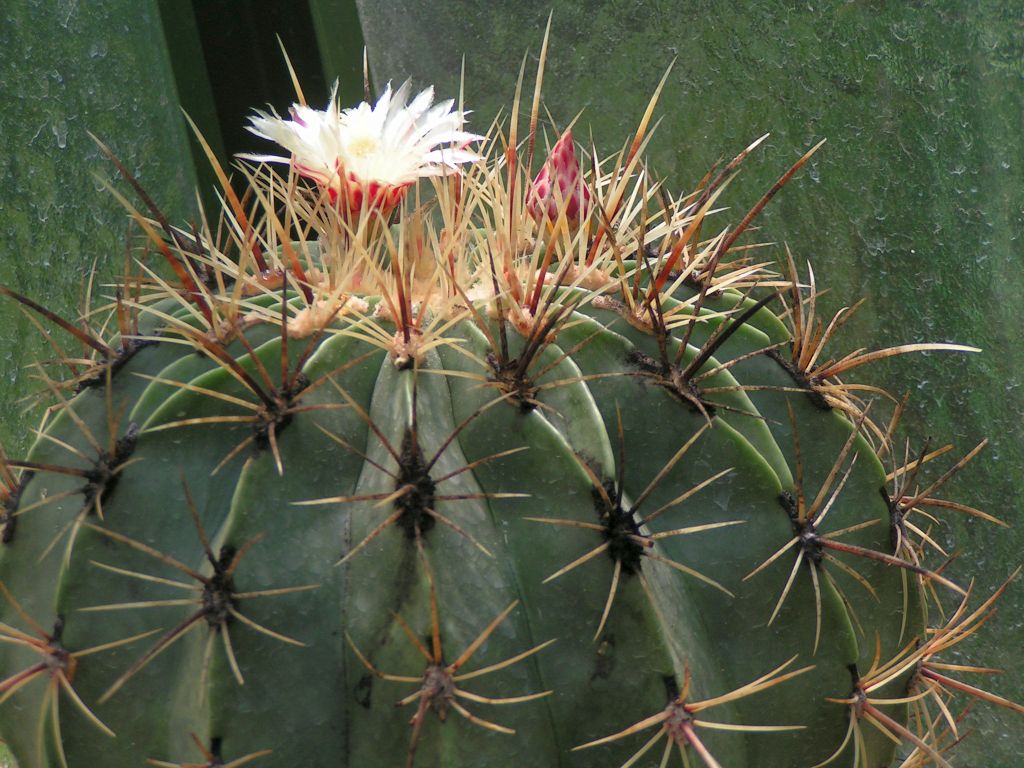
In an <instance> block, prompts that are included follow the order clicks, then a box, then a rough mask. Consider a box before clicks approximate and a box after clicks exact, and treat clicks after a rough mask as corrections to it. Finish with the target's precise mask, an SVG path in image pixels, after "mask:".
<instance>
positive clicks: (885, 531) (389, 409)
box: [0, 78, 1019, 768]
mask: <svg viewBox="0 0 1024 768" xmlns="http://www.w3.org/2000/svg"><path fill="white" fill-rule="evenodd" d="M538 81H539V78H538ZM656 101H657V92H656V95H655V98H654V99H652V101H651V106H650V108H649V109H648V111H647V113H646V114H645V115H644V116H643V118H642V120H641V121H640V124H639V127H638V129H637V131H636V133H635V135H634V136H633V137H632V140H631V141H630V142H629V143H628V144H627V145H626V146H625V148H624V149H623V151H622V152H620V153H619V154H617V155H615V156H613V157H611V158H608V159H599V158H598V157H597V155H596V153H594V152H593V151H592V150H589V149H586V148H583V147H580V146H578V145H576V144H575V143H574V141H573V138H572V134H571V131H569V130H565V131H564V132H562V133H561V134H560V137H559V138H558V140H557V142H555V143H554V144H553V146H552V148H551V151H550V152H548V151H547V149H546V146H547V140H546V139H545V138H544V133H543V131H541V130H539V128H538V123H539V121H538V119H537V117H538V106H537V105H538V104H539V98H535V99H534V102H533V104H534V107H533V110H532V113H531V116H530V117H531V119H530V120H529V121H528V126H529V128H528V129H526V128H524V127H521V126H520V125H519V120H518V117H519V106H518V103H519V93H518V91H517V97H516V102H515V106H514V107H513V110H512V118H511V121H510V122H509V125H508V129H507V133H505V132H503V131H502V130H501V129H500V128H494V129H493V130H492V131H491V133H490V135H489V136H488V138H487V139H486V141H484V142H481V140H482V139H483V137H481V136H477V135H475V134H472V133H468V132H467V131H465V130H464V128H463V125H462V123H463V117H464V115H463V112H462V111H461V109H457V108H454V106H453V103H452V102H444V103H440V104H437V105H434V104H433V94H432V92H431V91H429V90H427V91H424V92H422V93H420V94H418V95H416V96H414V97H411V93H410V91H409V89H408V87H407V86H403V87H402V88H400V89H397V90H394V91H392V89H391V88H390V87H389V88H388V89H386V91H385V93H384V95H383V96H382V97H381V99H380V100H378V101H377V102H376V104H375V105H371V104H369V103H364V104H362V105H360V106H359V107H356V108H352V109H346V110H340V109H339V107H338V105H337V101H336V99H335V98H332V99H331V101H330V104H329V105H328V107H327V109H326V110H324V111H320V110H316V109H313V108H311V107H309V106H308V105H306V104H305V102H304V101H303V100H302V97H301V92H300V103H299V104H296V105H294V107H293V108H292V112H291V116H290V118H287V119H286V118H282V117H280V116H278V115H277V114H274V113H257V114H256V115H255V116H254V117H253V119H252V126H251V127H252V130H253V132H254V133H255V134H257V135H258V136H260V137H263V138H264V139H271V140H273V141H276V142H278V143H279V144H281V145H282V146H283V147H284V151H283V154H270V155H253V156H249V157H247V158H245V159H244V160H243V162H242V163H241V164H240V165H239V167H238V169H237V174H238V175H239V176H240V178H241V186H242V187H244V190H245V191H244V194H242V195H238V194H236V192H235V191H234V190H233V188H232V185H231V184H230V183H229V180H228V178H227V174H226V172H225V171H224V170H223V169H222V168H221V167H220V166H216V165H215V170H216V171H217V174H218V176H219V177H220V178H221V181H222V185H223V191H222V194H223V199H224V206H223V211H221V212H220V213H219V214H218V215H216V216H214V215H213V214H204V215H202V216H201V217H200V218H198V219H197V220H196V221H195V222H194V223H193V224H192V225H191V226H189V227H184V228H178V227H175V226H172V224H171V223H170V222H168V221H166V219H165V218H164V217H163V216H162V214H161V213H160V211H159V209H158V207H157V206H156V204H155V203H154V202H153V200H151V198H150V197H149V196H148V195H147V194H146V193H145V192H144V191H143V190H142V189H141V188H140V187H139V185H138V184H137V183H136V182H135V180H134V179H133V178H132V176H131V174H130V173H129V171H128V169H126V168H124V167H123V166H122V165H121V164H120V163H119V162H118V161H117V159H116V158H115V157H114V156H113V153H109V154H110V156H111V159H112V161H113V162H114V163H115V164H116V165H117V166H118V168H119V170H120V171H121V172H122V175H123V176H124V179H125V182H126V184H127V185H128V186H130V187H133V188H134V192H135V193H136V198H137V199H138V200H140V201H141V204H140V206H139V207H140V209H141V212H140V210H137V209H136V208H134V207H133V203H131V202H129V200H128V199H127V196H125V197H124V198H122V199H123V200H124V202H125V205H126V206H127V207H128V209H129V211H130V212H131V214H132V218H133V220H134V221H135V222H136V224H137V227H138V230H139V231H141V233H142V234H143V235H144V238H143V239H144V244H143V245H142V246H141V247H140V249H139V251H138V253H137V254H136V257H135V258H133V259H131V260H130V261H128V263H126V268H125V274H124V277H123V280H122V281H121V282H120V283H119V284H118V285H116V286H99V285H97V286H94V287H92V290H91V291H90V293H91V294H92V295H95V296H96V297H97V300H96V301H95V302H94V305H93V306H91V307H89V308H87V310H86V311H84V312H83V314H82V316H81V317H80V318H78V319H76V320H74V321H68V320H64V319H61V318H59V317H57V316H55V315H54V314H52V313H51V312H49V311H48V310H46V309H45V308H44V307H41V306H39V305H37V304H35V303H34V302H32V301H31V299H29V298H28V297H25V296H22V295H20V294H18V293H16V292H14V291H13V290H10V289H6V288H5V289H2V290H3V293H4V295H5V296H7V297H8V299H9V300H14V301H18V302H20V303H21V304H22V305H24V307H25V308H26V311H27V312H28V313H29V314H30V315H31V316H33V317H34V318H35V319H36V321H37V324H38V325H39V326H40V328H41V329H44V332H47V333H49V332H50V331H51V330H53V329H60V330H62V331H63V332H66V339H67V340H66V341H61V340H59V334H56V335H55V336H54V337H53V346H54V349H55V362H52V363H51V364H41V365H40V366H39V368H38V370H37V372H36V373H37V375H38V377H39V380H40V386H41V390H42V392H43V394H44V395H45V396H46V397H47V398H48V399H49V402H50V407H49V409H48V410H47V412H46V417H45V419H44V421H43V424H42V426H41V428H40V430H39V432H38V438H37V440H36V442H35V446H34V447H33V448H32V450H31V452H30V453H29V455H28V456H27V457H25V458H24V459H21V458H14V457H9V456H6V455H5V456H4V457H3V461H2V473H0V479H2V486H0V501H2V502H3V504H2V508H0V509H2V515H0V531H2V542H3V544H2V549H0V593H2V596H0V620H2V623H0V640H2V641H3V642H2V643H0V681H2V682H0V735H2V737H3V738H4V739H5V740H6V741H7V744H8V746H9V748H10V750H11V751H12V752H13V754H14V755H15V757H16V759H17V760H18V761H19V765H21V766H23V768H30V767H35V766H63V767H64V768H67V767H68V766H70V767H71V768H80V767H82V766H99V765H102V766H105V768H114V767H119V766H138V765H143V764H147V763H148V764H150V765H157V766H198V765H202V766H241V765H247V764H250V763H251V764H253V765H256V766H266V767H267V768H270V767H271V766H280V767H281V768H292V767H293V766H299V765H302V766H339V767H341V766H360V768H362V767H364V766H396V765H406V766H442V767H444V768H458V767H459V766H474V767H476V766H488V765H495V766H510V765H537V766H612V767H614V766H640V765H659V766H662V767H664V766H667V765H674V764H682V765H686V766H689V765H705V766H708V767H712V766H729V767H730V768H740V767H742V766H766V767H768V766H770V767H771V768H780V767H781V766H792V767H793V768H810V767H811V766H824V765H837V766H852V768H877V767H879V766H889V765H897V764H899V765H902V766H904V768H917V767H919V766H926V765H938V766H946V765H949V764H951V761H952V760H953V757H952V756H951V754H950V751H949V750H950V747H951V746H953V745H954V744H955V742H956V741H957V740H958V739H959V738H960V737H961V735H962V734H963V732H964V729H965V727H964V726H962V725H961V722H960V720H961V716H962V713H961V710H962V708H963V701H962V700H961V699H959V698H958V697H957V696H954V694H970V695H973V696H974V697H976V698H980V699H983V700H985V701H987V702H989V703H994V704H997V705H1001V706H1007V707H1013V708H1017V709H1019V707H1017V705H1015V704H1013V703H1011V702H1008V701H1006V700H1004V699H1001V698H1000V697H998V696H996V695H995V694H991V693H987V692H986V691H985V690H983V689H982V688H980V687H978V684H977V682H976V681H975V682H971V681H970V678H971V677H972V676H976V675H975V673H979V672H985V671H990V670H986V669H984V668H980V667H978V668H976V667H972V666H969V665H967V664H965V663H964V662H962V661H958V660H957V658H958V657H957V652H956V650H955V647H956V646H957V644H958V643H959V642H960V641H962V640H964V639H965V638H967V637H969V636H970V635H971V634H972V633H973V632H974V631H975V630H976V629H977V628H978V627H980V626H981V625H982V624H984V622H985V620H986V618H987V616H988V615H990V612H991V610H992V609H993V603H994V602H995V600H996V599H997V598H998V595H999V593H1000V592H1001V591H1002V590H999V591H998V592H997V593H996V594H994V595H985V596H981V595H974V594H972V593H971V589H970V585H969V583H966V584H965V583H961V582H960V581H958V580H957V579H955V578H953V577H952V576H950V575H948V574H947V569H946V567H945V566H946V557H947V556H946V554H945V552H944V550H943V544H944V542H943V541H942V539H941V535H940V533H939V532H938V531H939V528H940V527H941V519H942V516H943V515H947V514H968V515H972V516H975V517H977V518H979V519H982V520H984V521H987V522H989V523H992V524H1001V523H1000V522H999V521H998V520H997V519H996V518H994V517H991V516H989V515H987V514H986V513H984V512H982V511H980V510H976V509H973V508H971V507H969V506H967V505H964V504H961V503H958V502H955V501H949V500H946V499H945V498H944V495H943V494H942V491H941V488H942V486H943V485H944V483H945V482H946V481H947V480H948V479H949V478H950V477H951V476H952V475H953V474H954V473H956V472H957V471H958V470H959V469H960V468H962V467H963V465H964V464H966V463H967V462H968V461H969V460H970V459H971V458H973V456H974V455H975V454H976V453H977V452H978V451H979V450H980V449H981V446H979V447H978V448H976V449H974V450H971V451H970V452H968V453H967V454H966V455H964V457H963V458H962V459H960V460H950V459H949V458H948V457H946V456H945V455H944V454H946V452H947V449H945V448H939V449H934V448H928V447H924V448H917V447H914V446H910V445H908V444H906V443H904V442H901V438H900V437H899V433H898V429H897V428H898V424H899V415H900V412H901V410H902V404H901V403H900V402H899V401H897V400H895V399H893V398H892V397H891V396H889V395H888V394H886V393H885V392H882V391H881V390H879V389H877V388H874V387H872V386H870V385H865V384H858V383H852V382H851V380H850V377H849V373H850V372H851V371H853V370H854V369H857V368H859V367H860V366H861V365H863V364H867V363H870V362H872V361H875V360H878V359H881V358H885V357H891V356H894V355H900V354H903V353H916V352H928V351H936V352H938V351H970V349H971V348H970V347H964V346H959V345H955V344H909V345H904V346H896V347H892V348H888V349H884V350H880V351H873V352H872V351H865V350H856V351H853V352H849V353H846V354H837V353H835V352H832V351H829V350H830V348H831V342H832V341H833V336H834V335H835V333H836V331H837V330H838V328H839V327H840V326H841V325H842V324H843V322H844V319H845V318H846V317H847V316H848V315H849V310H843V311H841V312H840V313H839V314H837V315H835V316H834V317H831V318H822V317H821V314H820V310H819V308H818V305H817V296H818V293H817V288H816V282H815V279H814V275H813V272H812V271H810V268H809V267H808V268H807V269H806V270H802V269H799V268H798V267H797V266H796V259H795V258H794V257H792V256H791V255H789V254H784V255H783V257H782V258H781V259H779V260H778V263H776V260H775V258H774V257H772V256H769V255H762V254H768V251H767V250H764V249H761V250H759V249H757V248H756V247H755V246H753V245H751V244H749V241H747V240H744V239H741V237H742V236H743V235H744V233H745V232H746V231H747V230H748V228H749V224H750V223H751V221H752V220H753V218H754V217H755V216H756V214H757V213H758V212H759V211H760V209H761V208H762V207H763V206H764V204H765V203H767V202H768V200H769V199H770V198H771V196H772V195H774V194H775V192H777V191H778V189H779V188H780V187H781V186H782V185H783V184H784V183H785V181H786V180H787V179H788V178H789V177H790V176H792V175H793V174H794V173H796V172H798V171H799V169H800V167H801V166H802V165H803V164H804V162H805V161H806V160H807V158H808V157H809V156H810V154H811V153H810V152H809V153H808V154H807V155H805V156H804V157H803V158H802V159H801V160H800V161H799V162H798V163H797V164H796V165H795V166H793V167H792V168H791V169H790V170H789V171H788V172H787V173H786V174H784V175H783V176H782V178H781V179H780V181H779V184H777V185H776V186H775V187H773V188H772V189H771V190H769V192H768V193H767V194H766V195H765V196H764V198H763V199H762V200H761V201H760V202H758V204H757V205H756V206H755V207H754V208H753V209H752V210H751V211H750V213H749V214H748V215H747V216H745V217H744V218H743V219H742V220H741V221H739V223H737V224H736V225H735V226H732V227H726V226H724V225H722V224H719V223H717V220H718V219H719V218H720V216H721V214H716V210H717V206H718V205H719V200H720V196H721V194H722V192H723V190H724V189H725V188H726V186H727V183H728V181H729V180H730V179H731V178H732V177H733V175H734V174H735V173H736V172H737V170H738V168H739V166H740V164H741V163H742V161H743V160H744V159H745V158H746V157H747V155H748V154H749V153H750V151H751V149H753V146H754V145H752V146H751V147H748V148H747V149H745V150H744V151H743V152H741V153H740V155H738V156H737V157H736V158H735V159H734V160H733V161H732V162H730V163H728V164H726V165H724V166H723V167H722V168H721V169H718V170H716V171H715V172H712V173H709V174H708V176H707V177H706V178H705V179H704V180H703V181H702V182H701V184H700V185H699V188H698V189H697V190H696V191H695V192H694V193H692V194H690V195H688V196H676V195H674V194H673V193H672V192H671V191H670V190H669V187H667V186H665V185H663V184H661V183H660V182H658V181H657V180H656V179H655V177H653V176H652V175H651V174H650V172H649V171H648V169H647V168H646V166H645V164H644V162H643V150H644V148H645V146H646V143H647V141H648V139H649V131H648V128H649V124H650V121H651V119H652V116H653V114H654V111H655V104H656ZM525 124H526V123H524V125H525ZM755 144H756V142H755ZM811 151H812V152H813V151H814V150H811ZM542 158H544V159H542ZM581 158H587V159H586V160H585V161H584V160H582V159H581ZM282 164H283V165H284V167H285V170H281V166H282ZM237 181H238V180H237V179H236V182H237ZM236 186H237V183H236ZM112 193H113V194H116V195H118V196H121V193H120V192H118V191H112ZM146 253H153V254H156V257H157V258H159V259H161V260H162V261H163V262H165V263H166V264H165V268H157V265H156V264H154V263H152V261H153V259H147V258H145V254H146ZM69 344H70V346H69ZM1008 575H1009V574H1008ZM1011 578H1012V576H1011ZM1007 583H1009V580H1008V582H1007ZM1004 588H1005V587H1004ZM396 704H397V705H398V706H396Z"/></svg>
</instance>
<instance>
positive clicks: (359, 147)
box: [347, 134, 380, 157]
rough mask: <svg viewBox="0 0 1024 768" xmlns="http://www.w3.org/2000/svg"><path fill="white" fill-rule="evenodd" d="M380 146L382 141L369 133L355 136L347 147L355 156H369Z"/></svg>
mask: <svg viewBox="0 0 1024 768" xmlns="http://www.w3.org/2000/svg"><path fill="white" fill-rule="evenodd" d="M379 148H380V142H379V141H377V137H376V136H371V135H369V134H363V135H362V136H356V137H354V138H353V139H352V141H350V142H349V145H348V147H347V149H348V153H349V154H350V155H352V156H353V157H368V156H369V155H372V154H374V153H375V152H377V151H378V150H379Z"/></svg>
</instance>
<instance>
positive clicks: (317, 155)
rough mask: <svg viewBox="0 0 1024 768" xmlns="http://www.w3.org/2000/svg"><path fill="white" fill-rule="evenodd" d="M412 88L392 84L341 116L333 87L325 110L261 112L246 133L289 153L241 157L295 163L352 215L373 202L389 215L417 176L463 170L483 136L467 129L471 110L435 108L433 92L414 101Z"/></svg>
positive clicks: (305, 108) (297, 106) (303, 108)
mask: <svg viewBox="0 0 1024 768" xmlns="http://www.w3.org/2000/svg"><path fill="white" fill-rule="evenodd" d="M410 90H411V87H410V83H409V81H406V82H405V83H404V84H403V85H402V86H401V87H400V88H399V89H398V90H397V91H392V90H391V83H388V85H387V86H386V87H385V88H384V93H383V94H382V95H381V97H380V98H379V99H378V100H377V103H376V104H375V105H374V106H370V104H369V103H367V102H365V101H364V102H362V103H361V104H359V105H358V106H356V107H352V108H349V109H344V110H340V111H339V109H338V102H337V91H336V90H335V92H334V93H332V95H331V99H330V102H329V103H328V105H327V109H325V110H323V111H320V110H316V109H311V108H310V107H308V106H304V105H301V104H295V105H293V106H292V108H291V110H290V113H291V119H285V118H282V117H280V116H279V115H277V114H276V113H267V112H257V113H256V115H254V116H252V117H250V118H249V120H250V122H251V123H252V125H250V126H249V130H250V131H252V132H253V133H254V134H256V135H257V136H260V137H261V138H265V139H269V140H271V141H274V142H276V143H278V144H280V145H281V146H282V147H284V148H285V149H287V150H289V151H290V152H291V153H292V154H291V156H290V157H283V156H280V155H262V154H245V155H241V157H243V158H246V159H249V160H256V161H259V162H273V163H291V164H292V165H293V166H294V168H295V170H296V171H297V172H298V173H299V174H300V175H302V176H305V177H307V178H310V179H313V180H314V181H315V182H316V183H317V184H319V185H320V186H322V187H324V188H325V189H326V190H327V192H328V194H329V195H330V198H331V200H332V201H334V202H336V201H338V200H339V199H340V200H341V201H342V202H344V203H345V204H346V205H347V206H348V208H349V210H351V211H354V212H358V211H359V210H360V209H362V208H363V207H364V205H365V204H367V203H368V204H369V205H370V206H371V207H375V208H380V209H382V212H384V213H387V212H388V211H390V210H391V208H393V207H394V206H395V205H396V204H397V203H398V201H399V200H401V197H402V195H403V194H404V192H405V189H406V188H407V187H408V186H409V185H410V184H412V183H413V182H414V181H416V179H418V178H420V177H423V176H438V175H441V174H444V173H452V172H459V170H460V166H461V165H463V164H464V163H474V162H477V161H478V160H480V159H482V158H481V156H480V155H478V154H477V153H475V152H472V151H470V150H468V149H466V147H467V146H468V145H469V144H470V143H472V142H475V141H479V140H481V139H482V138H483V137H482V136H480V135H478V134H475V133H469V132H467V131H464V130H463V123H464V121H465V116H466V113H465V112H462V111H460V110H454V111H453V110H452V106H453V105H454V101H453V100H451V99H449V100H447V101H443V102H440V103H439V104H433V101H434V89H433V87H430V88H426V89H425V90H423V91H420V93H419V94H417V95H416V97H415V98H413V99H412V101H411V102H410V101H409V93H410Z"/></svg>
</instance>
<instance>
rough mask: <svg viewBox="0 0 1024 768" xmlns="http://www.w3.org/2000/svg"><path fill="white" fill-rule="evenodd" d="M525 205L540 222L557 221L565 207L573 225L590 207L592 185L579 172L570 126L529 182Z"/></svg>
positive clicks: (569, 220) (577, 222) (568, 219)
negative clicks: (531, 181)
mask: <svg viewBox="0 0 1024 768" xmlns="http://www.w3.org/2000/svg"><path fill="white" fill-rule="evenodd" d="M526 209H527V210H528V211H529V212H530V215H531V216H532V217H533V219H534V221H536V222H537V223H538V224H539V223H541V222H542V221H544V220H547V221H549V222H551V223H552V224H553V223H555V222H556V221H558V216H559V213H560V212H561V211H562V210H564V211H565V218H566V221H567V222H568V223H569V224H570V226H576V225H578V224H579V220H580V218H582V217H584V216H586V215H587V213H588V211H589V210H590V189H589V188H588V187H587V185H586V182H585V181H584V180H583V177H582V175H581V174H580V163H579V160H577V159H576V149H575V147H574V146H573V142H572V131H571V130H569V131H566V132H565V133H563V134H562V136H561V138H559V140H558V141H557V143H556V144H555V146H554V148H553V149H552V150H551V154H550V155H549V156H548V159H547V160H546V161H545V162H544V167H543V168H541V169H540V173H538V174H537V178H535V179H534V180H533V183H532V184H531V185H530V188H529V190H528V191H527V193H526Z"/></svg>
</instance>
